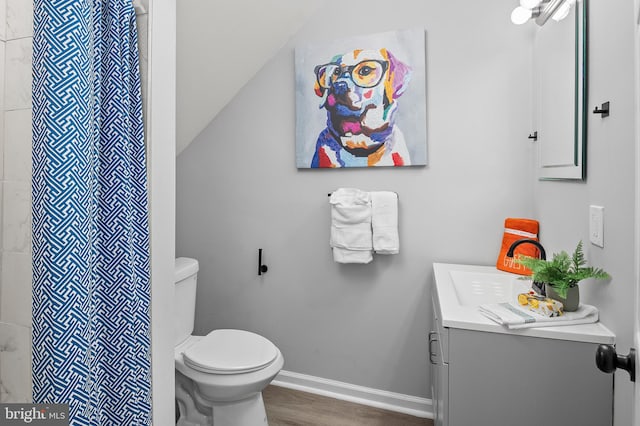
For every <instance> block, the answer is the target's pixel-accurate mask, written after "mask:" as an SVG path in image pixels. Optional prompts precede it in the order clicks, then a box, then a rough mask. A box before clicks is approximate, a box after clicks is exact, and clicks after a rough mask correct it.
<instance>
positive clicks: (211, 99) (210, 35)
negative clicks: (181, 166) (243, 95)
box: [176, 0, 318, 154]
mask: <svg viewBox="0 0 640 426" xmlns="http://www.w3.org/2000/svg"><path fill="white" fill-rule="evenodd" d="M317 8H318V3H317V2H311V1H307V0H213V1H212V0H180V1H179V2H178V4H177V18H176V19H177V33H178V34H177V41H176V42H177V61H178V64H177V82H176V85H177V92H178V93H177V123H176V125H177V130H176V133H177V135H176V136H177V137H176V144H177V147H176V148H177V149H176V153H177V154H180V152H181V151H182V150H183V149H184V148H186V147H187V146H188V145H189V143H191V141H192V140H193V139H194V138H195V137H196V136H197V135H198V134H199V133H200V132H201V131H202V130H203V129H204V128H205V127H206V126H207V124H208V123H209V122H210V121H211V120H212V119H213V118H214V117H215V116H216V115H217V114H218V112H220V110H222V108H224V106H225V105H226V104H227V103H228V102H229V101H230V100H231V99H233V97H234V96H235V95H236V93H237V92H238V91H239V90H240V88H242V87H243V86H244V85H245V83H246V82H247V81H249V79H251V78H252V77H253V76H254V75H255V74H256V73H257V72H258V71H259V70H260V69H261V68H262V66H263V65H264V64H265V63H266V62H267V60H269V59H270V58H271V57H273V55H275V54H276V52H278V50H280V48H281V47H282V46H284V44H285V43H286V42H287V40H288V39H289V37H291V35H293V34H294V33H296V32H297V31H298V29H299V28H300V27H301V26H302V25H303V24H304V23H305V22H306V21H307V19H309V18H310V17H311V16H312V14H313V12H314V11H315V10H316V9H317ZM292 65H293V63H292Z"/></svg>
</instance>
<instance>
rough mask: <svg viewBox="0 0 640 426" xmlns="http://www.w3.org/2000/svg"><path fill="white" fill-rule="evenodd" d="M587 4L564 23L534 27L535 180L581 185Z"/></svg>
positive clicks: (584, 160)
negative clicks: (577, 183)
mask: <svg viewBox="0 0 640 426" xmlns="http://www.w3.org/2000/svg"><path fill="white" fill-rule="evenodd" d="M587 2H588V0H579V1H577V2H576V3H575V4H574V5H573V7H572V8H571V12H570V15H569V16H568V17H567V18H565V19H563V20H562V21H559V22H555V21H553V20H551V19H550V20H549V21H547V22H546V24H545V25H544V26H541V27H538V28H536V33H535V36H534V46H533V62H534V81H533V94H534V96H533V112H534V114H533V119H534V123H533V124H534V129H536V131H537V137H538V140H537V145H538V158H537V167H536V169H537V176H538V179H539V180H585V179H586V164H587V156H586V154H587V44H588V37H587V36H588V31H587V30H588V25H587V24H588V22H587V17H588V15H587V9H588V4H587Z"/></svg>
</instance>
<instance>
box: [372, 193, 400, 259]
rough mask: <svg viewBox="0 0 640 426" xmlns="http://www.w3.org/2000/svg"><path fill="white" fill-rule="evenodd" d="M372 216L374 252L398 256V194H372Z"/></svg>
mask: <svg viewBox="0 0 640 426" xmlns="http://www.w3.org/2000/svg"><path fill="white" fill-rule="evenodd" d="M371 214H372V217H371V226H372V228H373V250H374V251H375V252H376V253H378V254H398V253H399V252H400V237H399V236H398V194H396V193H395V192H389V191H375V192H371Z"/></svg>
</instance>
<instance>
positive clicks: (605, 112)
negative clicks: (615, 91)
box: [593, 101, 609, 118]
mask: <svg viewBox="0 0 640 426" xmlns="http://www.w3.org/2000/svg"><path fill="white" fill-rule="evenodd" d="M593 113H594V114H600V117H602V118H604V117H608V116H609V102H608V101H607V102H605V103H603V104H602V105H600V109H598V107H595V109H594V110H593Z"/></svg>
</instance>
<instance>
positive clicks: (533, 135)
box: [527, 130, 538, 141]
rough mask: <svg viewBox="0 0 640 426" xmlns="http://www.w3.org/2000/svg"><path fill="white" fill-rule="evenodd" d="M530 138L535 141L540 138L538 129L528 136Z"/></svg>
mask: <svg viewBox="0 0 640 426" xmlns="http://www.w3.org/2000/svg"><path fill="white" fill-rule="evenodd" d="M527 138H528V139H531V140H533V141H537V140H538V131H537V130H536V131H535V132H533V133H531V134H530V135H529V136H527Z"/></svg>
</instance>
